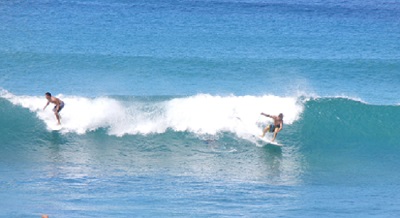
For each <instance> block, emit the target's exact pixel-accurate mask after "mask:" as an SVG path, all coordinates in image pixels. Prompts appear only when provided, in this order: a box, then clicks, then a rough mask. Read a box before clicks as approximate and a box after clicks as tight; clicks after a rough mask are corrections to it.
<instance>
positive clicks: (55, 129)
mask: <svg viewBox="0 0 400 218" xmlns="http://www.w3.org/2000/svg"><path fill="white" fill-rule="evenodd" d="M48 128H49V129H50V130H51V131H60V130H61V129H62V126H61V125H57V124H52V125H49V126H48Z"/></svg>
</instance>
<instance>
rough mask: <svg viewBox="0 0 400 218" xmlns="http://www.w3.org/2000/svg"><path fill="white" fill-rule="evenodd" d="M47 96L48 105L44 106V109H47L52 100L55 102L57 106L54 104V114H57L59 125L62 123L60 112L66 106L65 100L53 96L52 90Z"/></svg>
mask: <svg viewBox="0 0 400 218" xmlns="http://www.w3.org/2000/svg"><path fill="white" fill-rule="evenodd" d="M45 96H46V99H47V104H46V106H44V108H43V110H45V109H46V107H47V106H48V105H49V104H50V102H51V103H53V104H55V105H56V106H54V108H53V111H54V115H56V118H57V121H58V125H60V124H61V122H60V114H59V113H60V111H61V110H62V109H63V108H64V102H63V101H61V100H60V99H59V98H56V97H53V96H51V93H50V92H46V94H45Z"/></svg>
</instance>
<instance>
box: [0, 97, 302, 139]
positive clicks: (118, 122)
mask: <svg viewBox="0 0 400 218" xmlns="http://www.w3.org/2000/svg"><path fill="white" fill-rule="evenodd" d="M0 97H2V98H5V99H8V100H9V101H10V102H12V103H13V104H15V105H20V106H22V107H24V108H29V110H31V111H32V112H34V113H35V114H36V116H37V117H38V118H39V119H41V120H42V121H43V122H44V123H45V124H46V125H47V127H48V129H51V126H54V123H56V119H55V116H54V113H53V112H52V110H51V109H52V107H53V106H51V105H49V107H48V108H47V109H46V110H45V111H43V107H44V105H45V104H46V99H45V98H44V96H43V97H37V96H15V95H13V94H11V93H8V92H4V91H3V92H2V93H1V94H0ZM56 97H59V98H60V99H61V100H63V101H64V102H65V107H64V109H63V110H62V111H61V113H60V114H61V116H62V120H61V122H62V126H63V128H62V130H61V131H62V132H64V133H67V132H72V133H77V134H84V133H86V132H88V131H93V130H96V129H99V128H106V129H107V131H108V133H109V134H110V135H116V136H122V135H125V134H154V133H163V132H165V131H167V130H168V129H172V130H174V131H188V132H192V133H195V134H200V135H216V134H218V133H220V132H231V133H234V134H236V135H238V136H239V137H242V138H246V139H250V138H251V137H252V135H254V134H260V133H261V129H260V127H259V126H258V125H259V124H260V123H265V124H268V123H271V122H272V120H271V119H270V118H266V117H264V116H261V115H260V113H261V112H264V113H267V114H275V115H277V114H279V113H283V114H284V121H285V124H289V125H290V124H292V123H293V122H294V121H296V120H297V119H299V116H300V114H301V113H302V111H303V105H302V103H301V101H298V98H296V97H278V96H273V95H264V96H213V95H208V94H199V95H195V96H191V97H182V98H174V99H171V100H164V101H155V102H148V101H146V102H144V101H140V100H135V101H133V100H129V101H128V100H126V101H125V100H116V99H113V98H109V97H98V98H85V97H78V96H63V95H57V96H56Z"/></svg>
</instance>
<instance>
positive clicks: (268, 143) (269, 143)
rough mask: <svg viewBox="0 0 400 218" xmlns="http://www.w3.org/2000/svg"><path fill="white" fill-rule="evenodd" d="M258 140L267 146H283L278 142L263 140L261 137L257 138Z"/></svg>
mask: <svg viewBox="0 0 400 218" xmlns="http://www.w3.org/2000/svg"><path fill="white" fill-rule="evenodd" d="M256 139H257V140H258V141H261V142H262V143H264V144H267V145H275V146H279V147H282V146H283V145H282V144H279V143H278V142H272V141H271V140H269V139H266V138H261V137H260V136H256Z"/></svg>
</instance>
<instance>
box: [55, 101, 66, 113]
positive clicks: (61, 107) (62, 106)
mask: <svg viewBox="0 0 400 218" xmlns="http://www.w3.org/2000/svg"><path fill="white" fill-rule="evenodd" d="M63 108H64V102H63V101H62V102H61V104H60V108H59V109H58V111H57V113H59V112H60V111H61V110H62V109H63ZM56 110H57V105H56V106H54V108H53V111H54V112H56Z"/></svg>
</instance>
